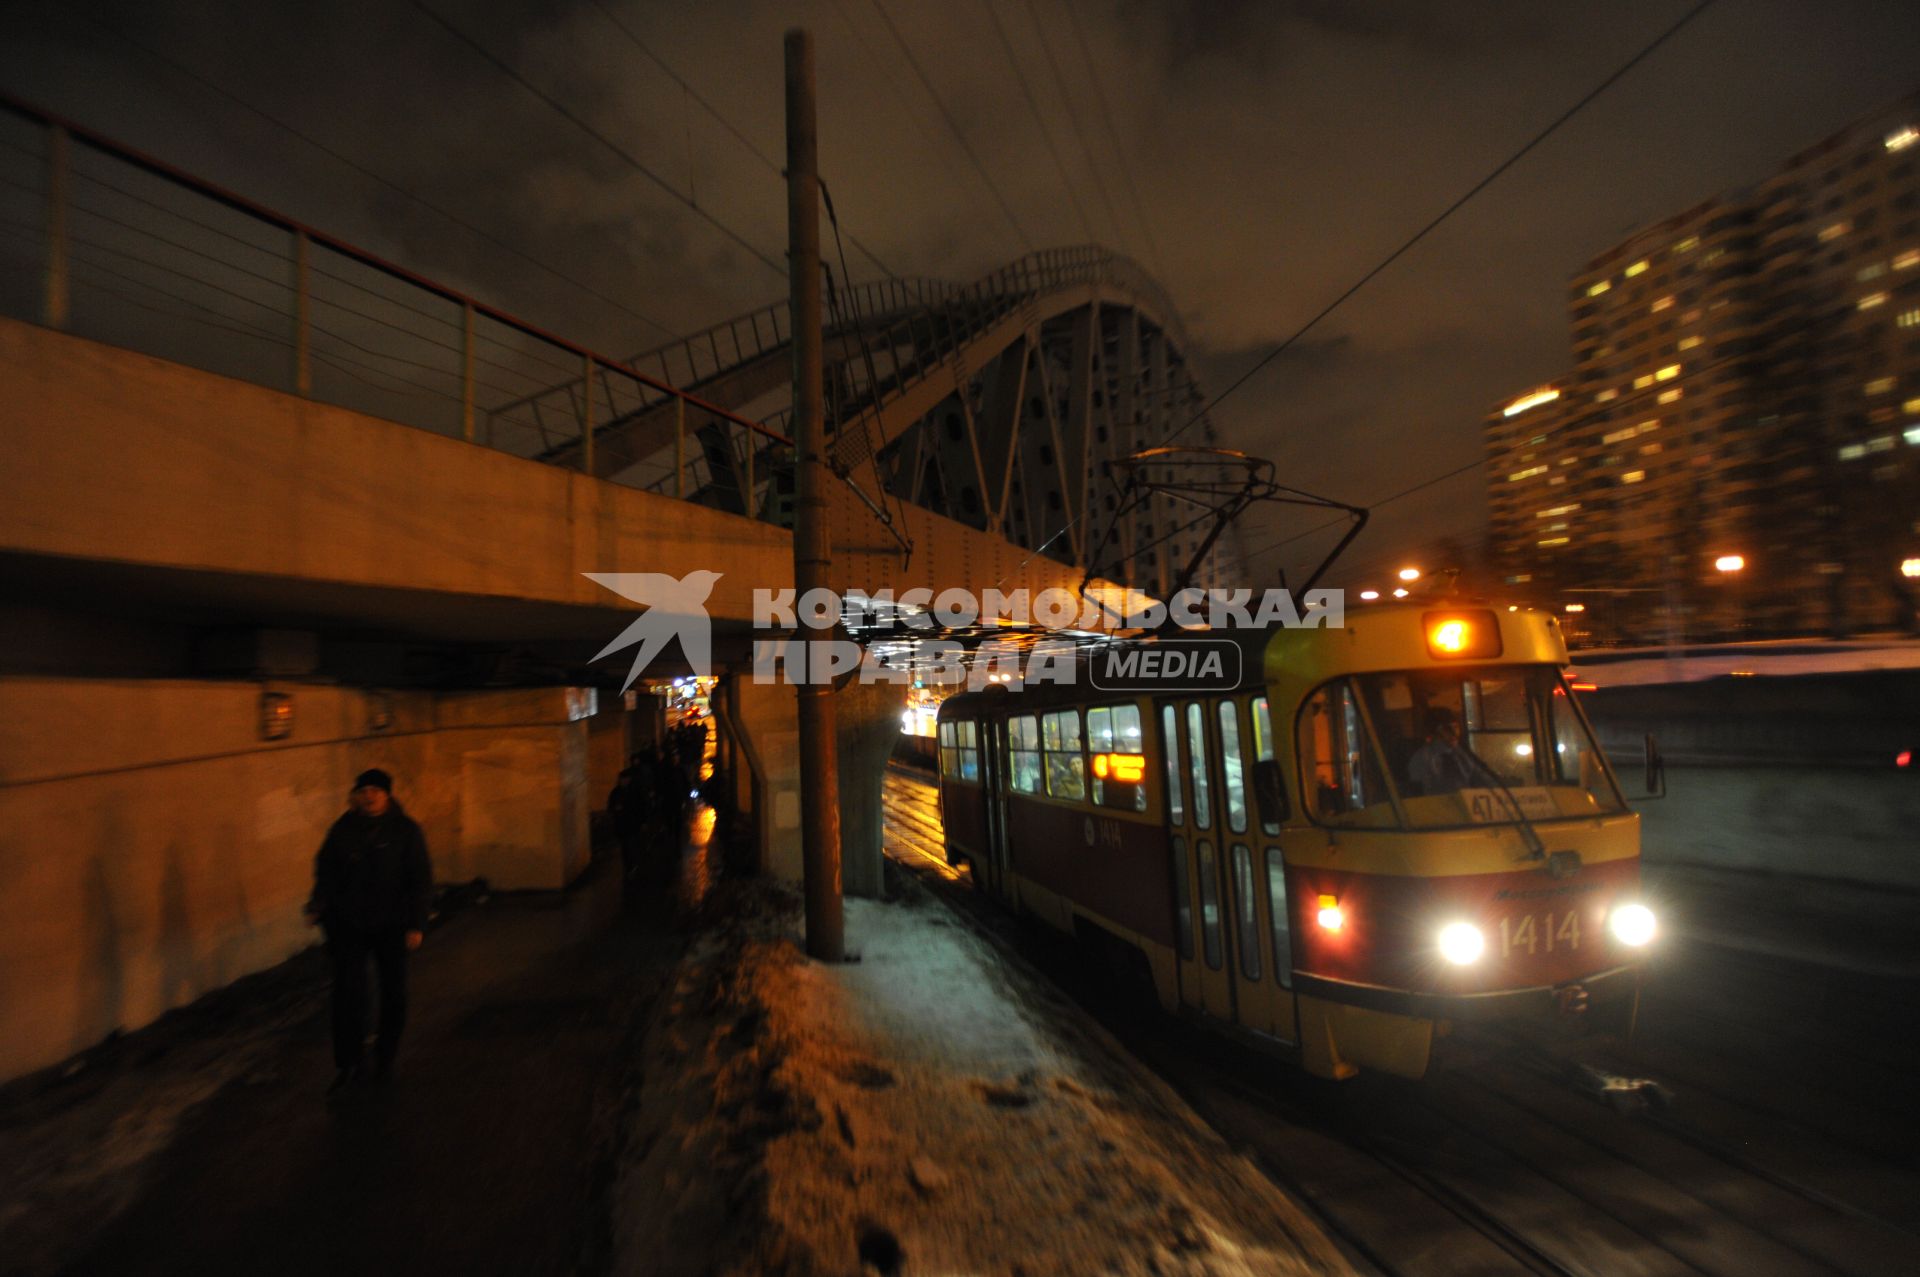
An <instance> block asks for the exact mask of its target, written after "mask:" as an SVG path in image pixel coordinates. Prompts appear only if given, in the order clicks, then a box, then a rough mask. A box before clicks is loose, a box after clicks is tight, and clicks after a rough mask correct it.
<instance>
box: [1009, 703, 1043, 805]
mask: <svg viewBox="0 0 1920 1277" xmlns="http://www.w3.org/2000/svg"><path fill="white" fill-rule="evenodd" d="M1007 753H1008V755H1009V757H1010V759H1011V766H1009V767H1008V768H1007V774H1008V778H1009V779H1010V780H1012V782H1013V791H1014V792H1015V793H1017V794H1037V793H1039V792H1040V720H1039V719H1037V718H1035V717H1034V716H1033V715H1031V714H1026V715H1022V716H1021V717H1019V718H1015V719H1009V720H1008V722H1007Z"/></svg>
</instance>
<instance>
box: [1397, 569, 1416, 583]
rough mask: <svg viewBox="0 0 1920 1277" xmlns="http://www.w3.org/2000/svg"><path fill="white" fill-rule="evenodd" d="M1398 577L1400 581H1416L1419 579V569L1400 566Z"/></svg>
mask: <svg viewBox="0 0 1920 1277" xmlns="http://www.w3.org/2000/svg"><path fill="white" fill-rule="evenodd" d="M1400 579H1401V580H1402V581H1418V580H1419V579H1420V569H1419V568H1401V569H1400Z"/></svg>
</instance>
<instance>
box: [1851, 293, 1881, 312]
mask: <svg viewBox="0 0 1920 1277" xmlns="http://www.w3.org/2000/svg"><path fill="white" fill-rule="evenodd" d="M1886 304H1887V295H1886V294H1885V293H1868V294H1867V295H1866V296H1865V297H1862V298H1861V299H1860V300H1859V301H1857V302H1855V303H1854V305H1855V306H1857V307H1859V309H1861V310H1872V309H1873V308H1874V307H1875V306H1884V305H1886Z"/></svg>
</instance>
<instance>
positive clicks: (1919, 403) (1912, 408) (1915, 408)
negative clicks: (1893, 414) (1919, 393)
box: [1900, 398, 1920, 417]
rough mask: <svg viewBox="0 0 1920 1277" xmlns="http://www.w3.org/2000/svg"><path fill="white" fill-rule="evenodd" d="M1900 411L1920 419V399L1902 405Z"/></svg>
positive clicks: (1910, 400)
mask: <svg viewBox="0 0 1920 1277" xmlns="http://www.w3.org/2000/svg"><path fill="white" fill-rule="evenodd" d="M1900 411H1902V412H1904V413H1907V414H1909V415H1911V416H1916V417H1920V398H1915V399H1909V400H1907V401H1906V402H1905V403H1903V404H1901V405H1900Z"/></svg>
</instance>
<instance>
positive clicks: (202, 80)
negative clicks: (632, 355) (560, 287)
mask: <svg viewBox="0 0 1920 1277" xmlns="http://www.w3.org/2000/svg"><path fill="white" fill-rule="evenodd" d="M86 16H87V18H88V21H90V22H92V23H93V24H94V25H95V26H98V27H100V28H102V29H103V30H106V31H108V32H111V33H112V34H113V35H115V36H117V37H118V38H119V39H121V40H122V41H124V42H126V43H127V44H129V45H131V46H133V47H134V48H135V49H138V50H139V51H140V52H142V53H144V54H146V55H147V56H148V57H150V58H152V59H154V60H155V61H157V62H160V63H163V64H165V65H166V66H168V67H171V68H172V69H173V70H174V71H175V72H177V73H179V74H180V75H183V76H185V77H186V78H188V79H189V80H192V81H194V82H195V83H196V84H199V85H200V86H201V87H202V88H205V89H207V90H208V91H209V92H211V93H214V94H217V95H219V96H220V97H222V98H225V99H226V100H227V101H229V102H231V103H233V104H234V105H235V106H238V107H240V108H241V109H242V110H245V111H249V112H251V113H253V114H254V115H257V116H259V117H260V118H261V119H263V120H265V121H266V122H267V123H269V124H271V125H273V126H274V127H275V128H278V129H281V130H283V131H284V132H287V133H291V134H292V135H293V136H294V137H297V138H299V139H300V140H301V141H302V142H305V143H306V144H307V145H308V146H310V147H312V148H313V149H314V150H316V151H319V152H320V153H321V154H322V155H325V156H327V157H329V158H330V159H332V160H334V161H336V162H338V163H340V164H344V165H346V166H347V167H348V168H350V169H352V170H353V171H354V172H356V173H358V174H360V175H361V176H362V177H365V178H367V179H368V180H370V181H373V182H376V183H378V184H379V185H381V186H383V187H385V188H386V189H387V190H390V191H392V192H394V193H395V194H397V195H400V196H402V197H404V198H405V199H408V200H411V201H412V202H414V203H415V204H418V205H419V206H420V207H422V208H424V209H427V210H428V211H429V212H432V213H435V214H437V215H438V216H440V217H443V218H445V219H446V220H447V221H449V222H451V223H453V224H454V225H455V226H458V227H459V228H460V229H461V230H464V231H466V232H467V233H468V234H470V235H473V236H475V237H476V238H478V239H481V240H484V241H485V242H486V243H488V244H491V245H492V246H493V247H495V248H498V249H500V250H501V251H503V252H506V253H509V254H511V255H512V256H514V257H516V258H519V259H520V260H521V261H523V262H526V263H527V264H528V265H530V266H533V267H535V268H537V269H539V270H542V271H544V272H546V273H547V274H548V275H551V276H553V277H554V278H555V279H558V280H560V281H561V282H562V283H565V284H569V285H571V286H573V287H574V288H577V289H579V290H580V291H581V292H583V293H586V294H587V295H588V296H590V297H592V298H594V299H595V300H597V301H600V302H603V303H605V304H606V305H608V306H611V307H613V308H614V309H615V310H618V311H619V312H620V313H621V314H623V315H626V316H628V317H629V318H632V319H637V320H639V321H640V322H641V323H643V324H646V325H647V326H648V327H649V328H653V329H656V330H658V331H659V332H661V333H664V334H666V335H667V336H669V337H671V336H674V335H675V334H674V332H673V330H672V329H670V328H668V327H667V326H666V325H665V324H663V323H661V322H660V321H659V320H657V319H655V318H654V317H653V316H651V315H648V314H646V313H645V312H643V311H639V310H636V309H634V308H633V307H632V306H630V305H628V304H627V303H625V302H623V301H621V300H620V299H619V298H617V297H613V296H610V295H609V294H607V293H604V292H602V291H601V290H600V289H598V288H595V287H594V286H593V285H592V284H589V283H587V282H585V281H584V280H579V279H575V278H574V277H573V276H571V275H569V274H567V273H566V272H564V271H562V270H560V269H558V268H556V267H554V266H552V265H549V264H548V263H546V262H543V261H541V260H540V259H539V258H537V257H534V256H533V255H532V254H530V253H528V252H526V251H525V250H524V249H521V248H518V247H515V246H514V245H513V244H511V243H509V242H507V241H506V240H504V239H502V238H500V237H499V236H497V235H494V234H493V233H492V232H490V231H486V230H483V229H482V228H480V227H478V226H475V225H474V224H473V223H472V222H470V221H468V220H467V219H465V218H463V217H461V216H460V215H459V214H458V213H455V212H452V211H451V210H449V209H445V208H442V207H441V206H440V205H438V204H436V203H434V202H433V201H431V200H429V199H427V198H426V197H424V196H422V195H420V194H418V193H417V192H415V191H411V190H408V189H407V188H406V187H404V186H401V185H400V184H399V183H398V182H395V181H393V180H391V179H389V178H387V177H383V176H382V175H381V174H379V173H377V172H375V171H374V170H372V169H370V168H368V167H367V166H366V165H364V164H361V163H360V162H358V161H357V160H354V159H353V158H352V157H350V156H348V155H345V154H343V153H342V152H340V151H339V150H337V149H335V148H334V147H331V146H328V145H327V144H326V143H325V142H322V141H320V140H319V139H318V138H315V137H313V136H312V135H311V134H308V133H305V132H303V131H302V130H300V129H298V128H296V127H294V126H293V125H292V124H289V123H287V122H286V121H285V120H283V119H281V118H280V117H278V116H276V115H273V114H272V113H270V112H268V111H266V110H263V109H262V108H261V107H259V106H256V105H255V104H253V103H252V102H249V101H247V100H246V99H244V98H242V97H240V96H239V95H238V94H236V93H234V92H233V91H231V90H230V89H227V88H225V87H223V86H222V85H220V84H217V83H215V82H214V81H213V80H212V79H210V78H208V77H207V76H205V75H202V74H201V73H200V72H198V71H196V70H194V69H193V68H192V67H190V66H187V65H186V64H185V63H183V62H181V61H179V60H178V59H176V58H173V57H170V56H168V55H167V54H165V53H163V52H161V51H160V50H158V49H155V48H153V47H152V46H150V45H148V44H145V43H143V42H141V41H140V40H137V39H135V38H134V37H133V36H130V35H128V34H127V33H126V32H124V31H121V30H119V29H118V28H116V27H112V26H109V25H108V24H106V23H105V22H102V21H100V20H99V19H97V18H94V17H92V16H91V15H86Z"/></svg>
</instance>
